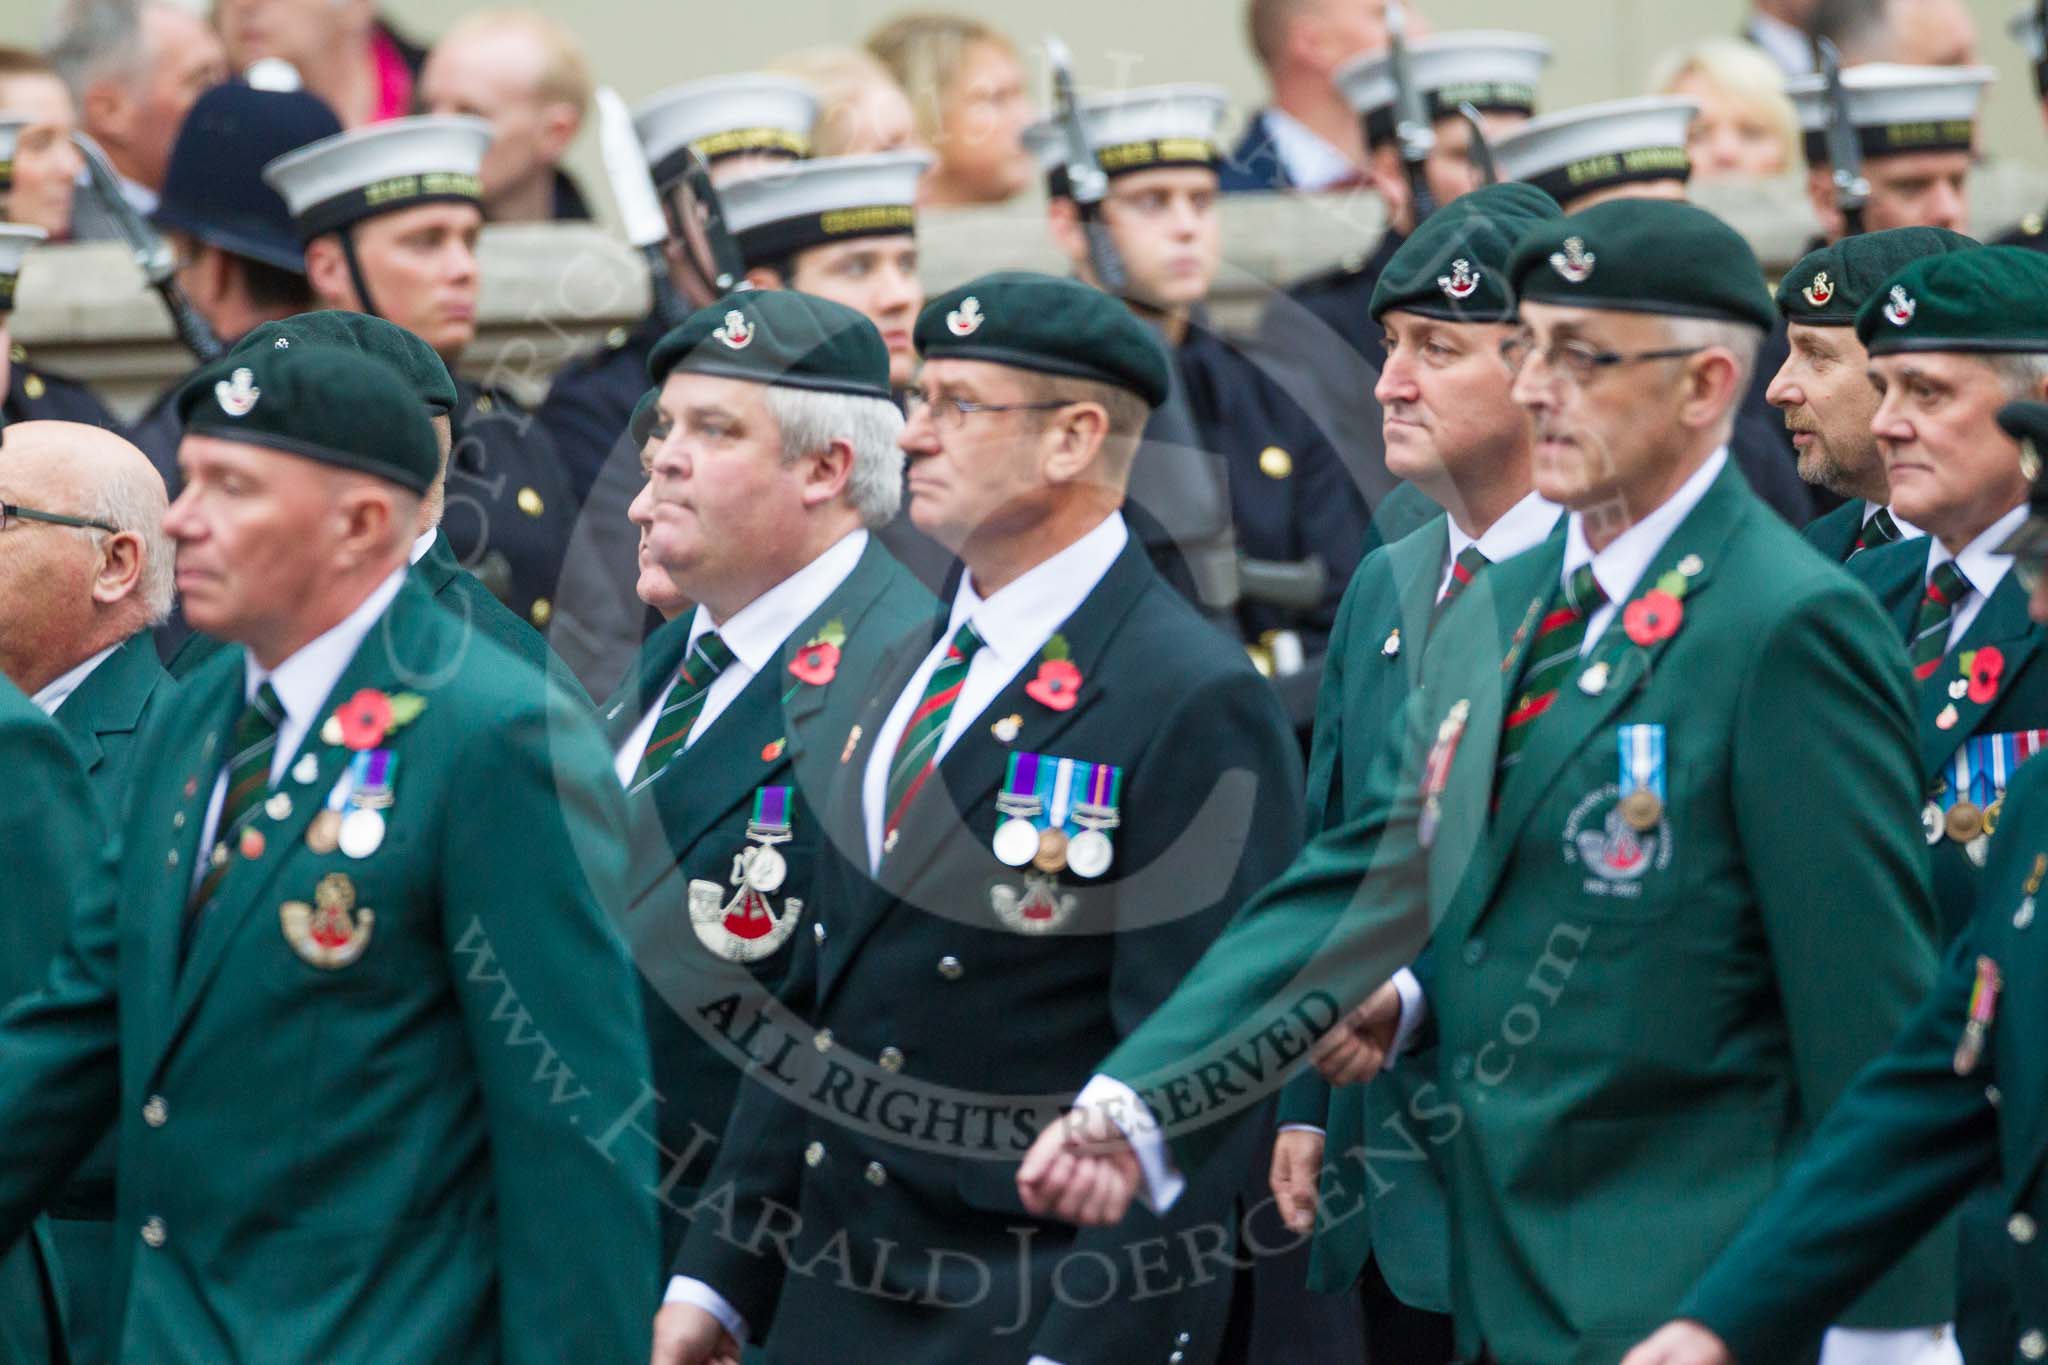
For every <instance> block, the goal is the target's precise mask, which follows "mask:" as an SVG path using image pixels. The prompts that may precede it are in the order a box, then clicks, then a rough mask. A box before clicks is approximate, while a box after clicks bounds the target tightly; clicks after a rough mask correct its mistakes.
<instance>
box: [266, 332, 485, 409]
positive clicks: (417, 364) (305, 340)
mask: <svg viewBox="0 0 2048 1365" xmlns="http://www.w3.org/2000/svg"><path fill="white" fill-rule="evenodd" d="M295 345H297V346H304V345H315V346H339V347H341V348H342V349H344V350H350V351H361V352H362V353H363V354H364V355H366V356H369V357H371V358H372V359H374V360H381V361H383V362H384V363H385V364H386V365H389V366H390V367H391V368H392V369H394V370H396V371H398V373H399V376H400V377H401V378H403V379H404V380H405V382H406V384H407V386H408V387H409V388H410V389H411V390H412V392H413V393H414V394H415V395H417V396H418V398H419V400H420V402H421V403H423V404H425V405H426V409H427V413H428V415H429V416H432V417H445V416H447V415H448V414H449V413H450V412H453V411H454V410H455V381H454V379H452V378H451V377H450V376H449V374H448V367H447V366H446V365H445V364H443V363H442V362H441V357H440V356H439V355H437V354H435V352H434V348H433V347H431V346H429V345H427V343H426V342H424V341H422V340H420V339H419V338H418V337H417V336H415V335H413V334H412V333H411V332H408V331H407V330H406V329H405V328H403V327H400V326H399V325H398V324H397V323H395V322H386V321H385V320H384V319H383V318H377V317H371V316H370V315H369V314H368V313H355V312H350V311H348V310H347V309H342V308H327V309H323V310H321V311H319V312H317V313H300V314H298V315H296V316H294V317H288V318H285V319H283V320H282V321H279V322H266V323H264V324H262V325H261V326H260V327H256V328H253V329H251V330H250V331H249V332H248V333H247V334H245V335H244V336H243V337H242V339H241V340H240V341H238V342H236V343H235V345H234V349H233V350H231V351H230V352H229V354H230V355H245V354H247V353H248V352H250V351H254V350H266V349H268V350H278V351H284V350H290V349H291V348H292V347H293V346H295Z"/></svg>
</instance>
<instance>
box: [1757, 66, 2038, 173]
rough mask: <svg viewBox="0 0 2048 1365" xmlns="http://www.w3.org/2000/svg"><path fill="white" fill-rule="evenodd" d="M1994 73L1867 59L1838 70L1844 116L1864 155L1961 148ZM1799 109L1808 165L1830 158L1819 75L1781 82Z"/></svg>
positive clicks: (1971, 140)
mask: <svg viewBox="0 0 2048 1365" xmlns="http://www.w3.org/2000/svg"><path fill="white" fill-rule="evenodd" d="M1996 79H1998V73H1997V72H1996V71H1994V70H1992V69H1991V68H1990V67H1988V66H1898V65H1894V64H1892V63H1889V62H1872V63H1870V64H1868V65H1865V66H1852V67H1848V68H1846V69H1844V70H1843V72H1842V93H1843V94H1844V95H1845V96H1846V97H1847V98H1848V102H1849V122H1850V123H1852V124H1854V125H1855V127H1856V143H1857V145H1858V146H1859V147H1861V148H1862V149H1863V155H1864V156H1865V157H1866V158H1870V157H1885V156H1899V155H1902V154H1904V153H1907V152H1967V151H1970V150H1971V149H1972V148H1974V147H1975V146H1976V140H1977V139H1976V132H1977V111H1978V110H1979V109H1980V108H1981V107H1982V106H1983V103H1984V87H1985V86H1987V85H1989V84H1991V82H1992V81H1994V80H1996ZM1785 93H1786V94H1787V95H1790V96H1791V97H1792V103H1793V104H1794V105H1796V106H1798V109H1799V129H1800V133H1801V135H1802V141H1803V142H1804V144H1805V148H1806V161H1807V164H1808V165H1810V166H1821V165H1826V164H1827V162H1828V92H1827V83H1826V81H1824V80H1823V79H1822V78H1821V77H1819V76H1800V77H1797V78H1795V79H1793V80H1790V81H1787V82H1786V83H1785Z"/></svg>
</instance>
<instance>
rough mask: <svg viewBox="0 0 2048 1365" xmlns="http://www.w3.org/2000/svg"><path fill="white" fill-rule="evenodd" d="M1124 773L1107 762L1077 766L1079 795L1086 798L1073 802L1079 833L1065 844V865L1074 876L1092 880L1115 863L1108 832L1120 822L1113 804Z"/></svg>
mask: <svg viewBox="0 0 2048 1365" xmlns="http://www.w3.org/2000/svg"><path fill="white" fill-rule="evenodd" d="M1123 785H1124V770H1123V769H1122V768H1118V767H1115V766H1113V765H1111V764H1108V763H1084V764H1082V765H1081V781H1080V789H1081V793H1082V794H1083V795H1084V796H1085V797H1086V798H1087V799H1086V800H1083V801H1076V802H1075V803H1074V814H1073V820H1074V824H1075V825H1077V826H1079V832H1078V833H1076V834H1075V835H1074V836H1073V838H1071V839H1069V840H1068V841H1067V866H1068V868H1070V869H1071V870H1072V871H1073V874H1074V875H1075V876H1076V877H1087V878H1089V879H1090V880H1093V879H1094V878H1096V877H1100V876H1101V875H1102V874H1103V873H1105V872H1107V871H1109V865H1110V864H1111V863H1112V862H1114V861H1115V860H1116V848H1115V846H1114V845H1113V844H1112V843H1111V842H1110V837H1109V832H1110V831H1111V830H1113V829H1115V828H1116V827H1117V826H1118V825H1119V824H1121V823H1122V817H1121V816H1119V815H1118V814H1117V801H1118V799H1119V798H1120V797H1121V796H1122V793H1123Z"/></svg>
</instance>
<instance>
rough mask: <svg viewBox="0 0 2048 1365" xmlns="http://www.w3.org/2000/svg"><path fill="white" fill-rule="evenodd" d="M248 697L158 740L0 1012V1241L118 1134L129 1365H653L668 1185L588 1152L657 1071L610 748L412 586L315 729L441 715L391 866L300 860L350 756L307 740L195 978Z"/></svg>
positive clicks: (239, 690)
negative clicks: (74, 895)
mask: <svg viewBox="0 0 2048 1365" xmlns="http://www.w3.org/2000/svg"><path fill="white" fill-rule="evenodd" d="M243 686H244V663H243V651H242V650H241V649H240V648H230V649H228V650H225V651H224V652H223V653H222V654H221V656H219V657H217V658H216V659H215V660H214V662H213V663H212V664H210V665H208V666H207V667H206V668H205V669H204V670H202V671H201V672H200V673H198V674H197V675H195V676H194V677H193V678H192V679H191V680H190V682H189V683H188V684H187V685H186V686H185V687H184V688H183V689H181V691H180V692H179V693H178V694H177V695H176V696H175V697H174V698H173V699H172V700H171V702H170V703H169V705H168V706H167V707H166V708H165V710H164V713H163V715H162V716H161V717H159V718H158V720H157V721H156V722H155V723H153V724H152V725H151V727H150V730H149V732H148V734H147V735H146V736H145V738H144V740H143V743H142V746H141V748H140V750H139V752H138V753H137V755H136V758H135V771H136V772H137V773H138V774H147V777H146V779H145V780H143V781H141V782H139V783H138V785H137V786H136V787H135V789H134V792H133V795H132V798H131V800H130V802H129V807H128V812H127V817H126V820H125V822H124V829H123V836H122V840H121V844H122V850H123V851H122V852H121V854H120V856H119V858H118V860H117V859H116V857H115V856H114V854H113V853H112V852H111V851H109V852H108V853H106V854H105V855H104V856H102V857H100V858H97V859H95V858H85V859H81V860H80V866H81V868H82V869H85V870H87V871H90V872H91V873H92V874H93V879H92V881H91V882H90V884H89V885H88V886H87V887H86V888H85V891H84V893H83V894H82V895H81V896H80V897H79V898H78V902H77V903H78V907H79V908H78V911H77V914H76V915H75V917H74V918H73V921H72V924H71V926H70V932H69V937H68V939H67V941H66V942H65V945H64V947H63V949H62V950H61V951H60V953H59V954H58V957H57V960H56V963H55V965H54V966H53V968H52V969H51V972H50V974H49V976H48V978H47V979H46V980H45V982H44V984H43V986H42V988H41V990H40V991H39V992H37V993H36V994H35V995H33V996H31V997H30V998H29V999H28V1000H26V1001H24V1002H22V1003H21V1004H20V1005H18V1006H17V1007H16V1008H15V1009H13V1010H12V1011H10V1012H9V1013H8V1014H7V1015H6V1016H5V1018H4V1019H0V1113H6V1114H7V1115H8V1116H9V1119H10V1122H9V1123H8V1124H7V1125H6V1126H5V1128H4V1129H0V1237H11V1236H13V1235H16V1234H18V1233H19V1232H20V1231H21V1230H22V1228H23V1227H25V1226H26V1225H27V1223H28V1221H29V1220H30V1218H31V1217H32V1216H33V1214H34V1213H35V1211H36V1209H37V1208H39V1207H40V1206H41V1205H42V1204H43V1203H44V1201H45V1200H47V1199H48V1198H49V1196H50V1195H51V1193H52V1192H53V1191H54V1189H55V1188H56V1186H57V1184H58V1183H59V1181H60V1180H61V1179H62V1178H63V1177H64V1175H65V1174H66V1173H67V1172H68V1171H69V1170H70V1169H71V1168H72V1167H73V1166H74V1165H76V1164H77V1162H78V1161H79V1159H80V1158H81V1157H83V1156H84V1155H85V1153H86V1151H87V1150H88V1149H89V1148H90V1147H91V1146H92V1144H93V1143H94V1142H95V1141H96V1140H97V1139H98V1138H99V1136H100V1134H101V1133H102V1132H104V1131H105V1129H106V1127H107V1125H108V1124H109V1123H110V1122H114V1121H116V1120H117V1119H118V1128H117V1133H118V1144H119V1146H118V1151H119V1177H120V1178H119V1190H118V1199H119V1204H118V1215H117V1222H118V1224H119V1225H120V1226H122V1227H124V1228H127V1229H131V1230H132V1232H131V1233H130V1234H128V1235H124V1236H123V1237H121V1238H118V1239H117V1241H116V1270H115V1276H114V1284H115V1311H114V1315H113V1317H114V1321H115V1322H117V1323H118V1324H119V1329H118V1332H117V1342H118V1346H117V1349H116V1351H115V1355H116V1358H118V1359H121V1360H319V1361H323V1362H328V1361H332V1362H372V1361H388V1360H393V1359H406V1360H436V1361H443V1360H445V1361H474V1362H478V1365H484V1363H485V1362H493V1363H495V1362H514V1361H532V1362H542V1361H548V1362H553V1361H560V1360H568V1359H577V1360H584V1359H588V1360H626V1359H631V1358H634V1357H635V1356H636V1355H638V1354H639V1353H642V1352H644V1351H645V1349H646V1337H647V1313H648V1309H649V1306H650V1305H651V1304H652V1303H653V1302H654V1298H655V1294H656V1283H655V1276H654V1274H653V1270H654V1218H653V1211H652V1208H651V1206H650V1204H649V1201H648V1199H647V1197H646V1194H645V1193H644V1191H645V1190H646V1188H647V1184H648V1181H649V1178H650V1176H651V1175H652V1172H653V1162H652V1158H651V1153H649V1151H648V1150H647V1149H646V1147H645V1146H644V1145H643V1144H640V1143H637V1142H632V1141H629V1140H627V1139H625V1138H617V1139H615V1140H614V1141H612V1142H611V1143H609V1145H600V1144H599V1143H596V1142H593V1140H592V1139H593V1138H598V1137H601V1136H603V1135H605V1134H607V1133H609V1132H610V1131H611V1126H612V1125H613V1124H614V1122H615V1120H616V1118H617V1116H618V1115H620V1114H622V1113H626V1112H628V1111H629V1110H630V1108H631V1106H632V1105H633V1104H634V1103H635V1102H636V1101H637V1100H638V1098H639V1097H640V1096H641V1095H642V1094H643V1093H644V1089H645V1087H646V1085H647V1083H648V1075H649V1073H648V1064H647V1050H646V1049H647V1044H646V1039H645V1037H644V1035H643V1033H642V1029H641V1022H640V1015H639V1008H638V1001H637V997H636V996H635V994H634V991H633V976H632V969H631V967H630V964H629V963H628V961H627V958H626V953H625V951H624V948H623V947H622V945H621V943H620V941H619V938H618V936H617V935H616V933H615V932H614V930H613V928H612V925H611V922H610V920H609V919H608V914H609V913H610V912H611V911H613V910H615V909H616V907H617V904H618V900H619V897H620V894H621V877H622V868H621V861H622V855H621V851H620V840H619V831H620V829H621V827H622V813H621V808H620V798H619V793H618V784H617V782H616V781H614V780H613V779H612V775H611V771H610V764H609V761H608V757H607V755H606V753H605V751H604V746H603V742H602V740H601V738H600V736H599V734H598V733H597V730H596V727H595V726H594V725H593V724H592V723H591V722H590V720H589V719H588V717H587V715H586V713H585V712H584V711H583V709H582V708H581V707H579V706H577V705H576V704H574V703H572V702H570V701H568V700H566V699H565V698H564V697H563V696H562V695H561V694H560V693H559V692H556V691H554V690H552V689H550V688H548V687H546V685H545V684H544V682H543V681H542V679H541V678H540V676H539V675H538V674H536V673H534V672H533V670H531V669H528V668H522V667H519V666H517V665H516V664H515V663H513V661H512V660H511V658H510V656H508V655H506V654H504V653H503V652H502V651H500V650H499V649H498V648H497V647H496V646H495V645H492V644H490V643H488V642H486V641H482V640H479V639H476V638H475V637H473V636H469V635H467V634H466V633H465V632H464V631H463V630H462V629H461V627H460V626H459V624H458V623H457V622H456V621H455V619H454V618H453V617H452V616H450V615H449V614H448V613H447V612H445V611H442V610H441V609H440V608H439V607H436V606H435V605H434V604H433V602H432V600H431V599H430V598H429V597H428V596H427V594H426V592H425V591H424V589H423V588H422V587H421V586H420V585H419V584H418V582H417V580H413V579H407V580H406V582H405V584H404V586H403V588H402V590H401V591H400V593H399V595H398V597H397V599H396V600H395V601H394V603H393V604H392V606H391V607H390V609H389V611H388V612H387V613H386V615H385V617H384V619H383V621H382V622H381V623H379V624H378V625H377V626H376V627H374V628H373V629H372V631H371V633H370V634H369V636H368V637H367V638H366V640H365V643H364V646H363V648H362V649H361V650H360V651H359V652H358V653H357V655H356V657H355V658H354V659H353V660H352V661H351V662H350V663H349V664H348V666H347V668H346V669H345V670H344V671H343V673H342V675H341V678H340V680H339V682H338V683H337V684H336V686H335V689H334V692H333V694H332V696H331V698H330V701H329V702H328V703H326V704H324V705H323V707H322V711H323V713H330V714H331V713H332V711H333V709H334V708H335V706H337V705H338V703H339V701H340V700H341V699H346V698H349V697H353V696H354V695H355V694H356V693H357V692H358V691H359V690H361V689H365V688H375V689H380V690H383V691H385V692H386V693H387V694H392V695H396V694H400V693H404V692H412V693H414V694H416V695H418V696H420V697H421V698H423V699H424V702H425V709H424V710H423V711H421V712H420V714H419V715H418V716H417V718H416V719H413V720H412V721H411V723H410V724H408V725H406V726H405V727H404V728H402V729H399V730H396V731H395V732H393V733H392V734H391V735H390V736H389V737H388V739H387V740H386V747H387V748H388V749H389V751H390V753H391V754H392V756H393V759H394V761H395V762H396V765H397V767H396V770H395V772H394V776H395V783H394V789H393V795H394V797H395V802H394V804H393V805H392V806H391V807H390V808H389V809H388V810H387V811H386V812H385V815H386V818H387V821H388V832H387V834H386V836H385V838H384V839H383V841H382V843H381V845H379V846H378V847H377V848H376V849H375V850H374V851H373V852H371V853H370V854H369V855H368V856H366V857H363V858H351V857H349V856H347V855H345V854H343V853H341V852H339V851H335V852H328V853H324V854H323V853H319V852H316V851H315V849H314V848H313V847H312V846H310V845H309V844H308V842H307V837H306V836H307V830H308V826H309V824H310V823H311V821H312V819H313V817H314V815H315V813H316V812H317V811H318V810H319V809H320V808H321V806H322V804H323V798H324V797H325V796H326V794H327V793H328V792H329V791H330V790H331V789H332V788H333V787H334V786H335V784H336V782H337V780H338V779H339V778H340V777H341V775H342V773H343V770H344V768H345V767H346V766H347V763H348V760H349V758H350V757H351V754H350V751H349V750H347V749H346V748H344V747H342V746H341V745H338V744H330V743H328V742H327V741H326V740H324V739H323V738H322V737H321V734H320V730H321V728H324V727H315V728H314V730H313V731H312V733H310V734H309V735H308V736H307V737H306V740H305V742H304V743H303V744H302V745H301V751H300V754H299V755H298V756H295V757H294V758H293V759H292V760H291V761H290V762H289V763H287V764H286V765H285V768H284V770H283V773H284V775H283V777H282V778H281V780H280V782H279V783H278V785H277V786H276V787H275V788H274V789H273V791H272V793H271V795H270V796H269V798H267V804H266V806H265V808H264V812H263V814H261V815H259V816H258V818H257V822H256V824H255V825H254V826H253V828H254V829H256V830H258V831H260V832H261V834H262V835H263V839H262V845H261V847H260V848H259V849H257V850H256V853H255V856H254V857H247V856H238V857H237V858H236V859H235V860H234V861H233V862H232V863H231V864H230V865H229V869H228V872H227V875H226V878H225V880H224V881H222V882H221V884H220V887H219V889H218V890H217V891H216V892H215V893H214V896H213V899H212V901H211V903H210V904H209V905H208V906H207V907H206V909H205V912H204V916H203V918H202V919H201V920H200V921H199V923H198V924H197V926H196V927H195V928H194V929H193V930H192V932H191V933H190V935H189V947H187V948H186V949H185V950H184V951H183V952H182V954H181V946H180V940H181V938H182V937H184V936H185V935H184V933H183V926H184V923H185V920H186V901H187V898H188V896H189V888H190V886H191V882H192V876H191V874H192V872H193V870H194V861H193V860H194V859H195V858H198V857H200V856H201V850H200V849H199V848H198V847H197V841H198V838H199V835H200V832H201V826H202V824H203V821H204V817H205V814H206V809H207V804H208V802H209V800H210V798H211V796H212V790H213V786H214V783H215V777H216V774H217V773H218V772H219V771H220V769H221V766H222V764H223V763H224V762H225V758H226V756H225V754H224V753H223V752H222V750H223V745H224V743H225V741H226V736H227V734H228V732H229V730H230V727H231V726H232V724H233V722H234V720H235V718H236V716H237V715H238V714H239V713H240V712H241V710H242V708H243V705H244V703H243ZM302 777H304V778H306V779H309V780H304V781H302V780H301V778H302ZM49 804H50V803H48V802H46V801H45V802H41V803H40V807H43V808H46V807H47V806H48V805H49ZM43 813H44V814H47V810H46V809H44V811H43ZM246 847H249V846H245V848H246ZM117 866H118V872H117V870H116V869H117ZM116 877H118V881H117V882H116V883H114V884H110V880H111V879H114V878H116ZM309 902H313V903H317V904H318V905H319V906H320V908H321V909H322V910H336V911H339V912H340V913H339V916H338V919H337V921H336V922H334V923H332V924H331V925H330V926H329V927H330V928H331V929H333V930H335V931H337V933H336V934H335V938H336V939H337V940H338V941H339V942H342V943H345V944H349V945H352V949H351V951H353V952H354V954H355V955H354V956H353V959H352V960H350V958H349V956H348V955H347V954H343V955H342V956H341V957H340V958H338V959H337V960H336V961H335V962H333V963H331V964H329V965H321V964H320V963H319V962H318V961H317V960H316V959H317V957H318V947H317V945H315V944H314V943H312V941H311V938H310V935H309V933H308V932H307V930H306V926H305V917H306V916H307V915H308V914H309V913H310V912H311V909H312V907H311V905H309V904H308V903H309ZM542 912H544V913H542ZM372 914H374V916H375V918H374V920H372V919H371V918H370V916H371V915H372ZM9 922H10V923H12V922H13V920H12V918H11V917H10V921H9ZM295 926H296V928H295ZM343 930H345V931H346V932H345V934H344V933H341V932H339V931H343ZM295 944H297V945H298V946H295Z"/></svg>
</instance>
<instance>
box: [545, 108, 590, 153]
mask: <svg viewBox="0 0 2048 1365" xmlns="http://www.w3.org/2000/svg"><path fill="white" fill-rule="evenodd" d="M582 126H583V116H582V115H581V114H579V113H578V112H577V111H576V106H575V105H573V104H562V103H555V104H549V105H544V106H543V107H542V108H541V111H540V134H539V141H540V155H541V159H542V160H543V161H546V162H547V163H548V164H549V165H554V164H555V163H557V162H559V161H560V160H561V159H562V157H563V156H564V155H566V154H567V153H568V150H569V144H570V143H572V142H574V141H575V140H576V132H577V130H578V129H579V128H581V127H582Z"/></svg>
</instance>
